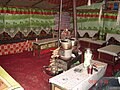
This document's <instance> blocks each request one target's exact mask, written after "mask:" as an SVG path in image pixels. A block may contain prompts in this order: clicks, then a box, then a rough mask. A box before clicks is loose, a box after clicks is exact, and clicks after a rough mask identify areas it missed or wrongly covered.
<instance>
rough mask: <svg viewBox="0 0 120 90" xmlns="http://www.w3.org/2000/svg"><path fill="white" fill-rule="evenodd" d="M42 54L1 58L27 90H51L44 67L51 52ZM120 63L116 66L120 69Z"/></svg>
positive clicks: (6, 67)
mask: <svg viewBox="0 0 120 90" xmlns="http://www.w3.org/2000/svg"><path fill="white" fill-rule="evenodd" d="M46 52H47V53H45V51H44V52H41V55H40V58H38V57H37V55H36V56H33V55H32V52H24V53H20V54H14V55H6V56H0V66H2V67H3V68H4V69H5V70H6V71H7V72H8V73H9V74H10V75H11V76H12V77H13V78H14V79H15V80H16V81H17V82H19V83H20V84H21V85H22V86H23V88H24V89H25V90H50V84H49V78H51V76H49V75H47V74H46V73H45V72H44V69H43V66H47V65H49V60H50V56H51V53H52V52H51V51H50V50H49V53H48V51H46ZM119 65H120V63H119V64H118V65H117V66H116V68H119ZM111 72H112V69H111V66H108V68H107V71H106V74H105V75H106V76H112V75H111Z"/></svg>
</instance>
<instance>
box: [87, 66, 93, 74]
mask: <svg viewBox="0 0 120 90" xmlns="http://www.w3.org/2000/svg"><path fill="white" fill-rule="evenodd" d="M87 72H88V74H92V73H93V66H92V65H89V66H88V68H87Z"/></svg>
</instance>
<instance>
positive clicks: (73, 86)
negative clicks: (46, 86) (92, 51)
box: [49, 60, 107, 90]
mask: <svg viewBox="0 0 120 90" xmlns="http://www.w3.org/2000/svg"><path fill="white" fill-rule="evenodd" d="M92 63H93V64H94V65H95V66H96V67H97V70H98V71H93V74H92V75H89V74H88V73H87V70H86V69H85V68H84V67H83V63H82V64H80V65H78V66H76V67H74V68H72V69H69V70H67V71H66V72H63V73H62V74H59V75H57V76H55V77H52V78H50V79H49V82H50V83H52V85H56V86H58V87H60V88H62V89H52V90H88V89H89V88H90V87H92V86H93V85H94V84H95V83H96V82H97V81H98V80H99V79H100V78H101V77H102V76H103V75H104V74H105V71H106V68H107V64H106V63H103V62H100V61H95V60H93V61H92ZM75 69H77V71H78V72H75ZM78 69H79V70H78Z"/></svg>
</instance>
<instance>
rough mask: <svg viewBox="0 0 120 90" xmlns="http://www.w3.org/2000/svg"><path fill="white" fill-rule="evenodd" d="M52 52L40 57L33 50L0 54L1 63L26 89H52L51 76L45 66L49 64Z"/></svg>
mask: <svg viewBox="0 0 120 90" xmlns="http://www.w3.org/2000/svg"><path fill="white" fill-rule="evenodd" d="M50 56H51V54H50V53H47V54H45V55H43V56H41V57H40V59H38V57H37V56H33V55H32V53H31V52H24V53H20V54H14V55H6V56H0V65H1V66H2V67H3V68H4V69H5V70H6V71H7V72H8V73H9V74H10V75H11V76H12V77H13V78H14V79H15V80H16V81H17V82H19V83H20V84H21V85H22V86H23V88H24V89H25V90H50V84H49V78H50V77H51V76H49V75H47V74H46V73H45V72H44V69H43V66H46V65H49V59H50Z"/></svg>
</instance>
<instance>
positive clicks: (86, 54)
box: [84, 48, 92, 68]
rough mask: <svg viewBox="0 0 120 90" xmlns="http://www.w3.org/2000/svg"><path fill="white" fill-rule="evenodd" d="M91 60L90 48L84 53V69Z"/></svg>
mask: <svg viewBox="0 0 120 90" xmlns="http://www.w3.org/2000/svg"><path fill="white" fill-rule="evenodd" d="M91 60H92V51H91V50H90V48H87V50H86V51H85V53H84V67H85V68H87V67H88V66H89V65H90V64H91Z"/></svg>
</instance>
